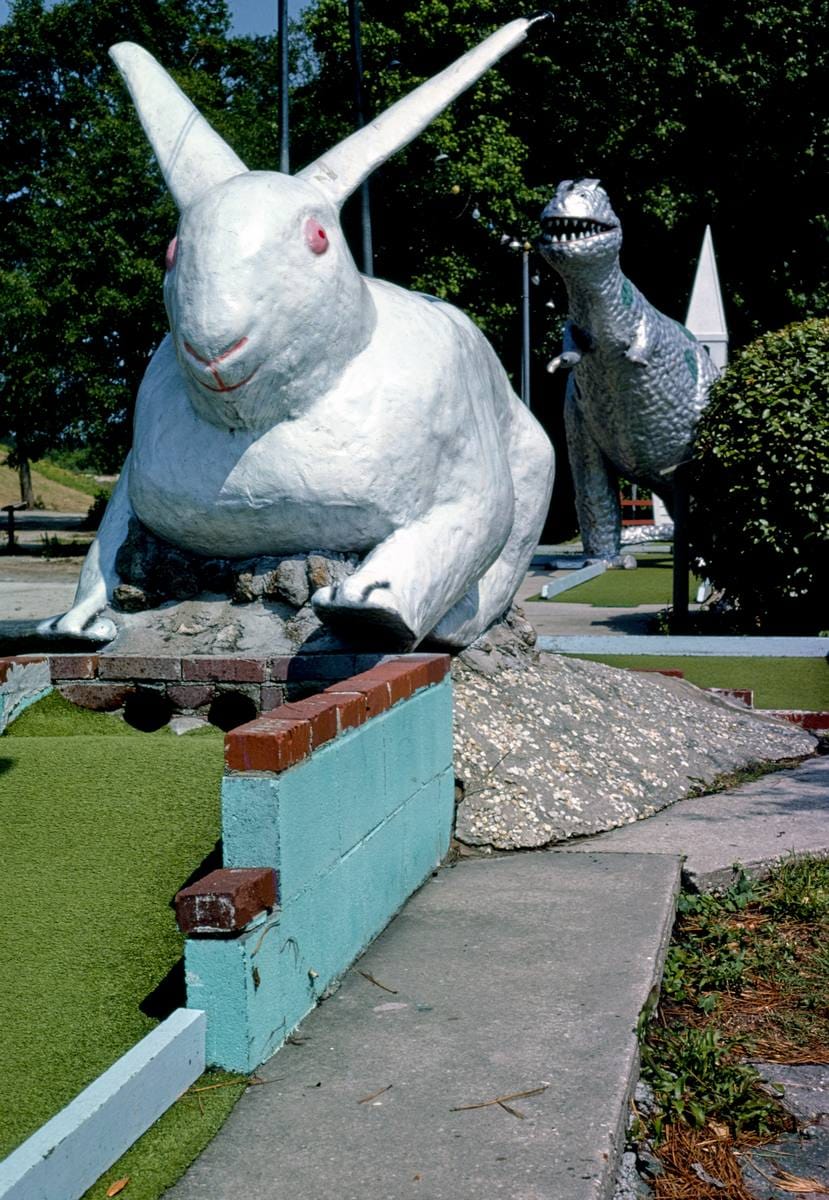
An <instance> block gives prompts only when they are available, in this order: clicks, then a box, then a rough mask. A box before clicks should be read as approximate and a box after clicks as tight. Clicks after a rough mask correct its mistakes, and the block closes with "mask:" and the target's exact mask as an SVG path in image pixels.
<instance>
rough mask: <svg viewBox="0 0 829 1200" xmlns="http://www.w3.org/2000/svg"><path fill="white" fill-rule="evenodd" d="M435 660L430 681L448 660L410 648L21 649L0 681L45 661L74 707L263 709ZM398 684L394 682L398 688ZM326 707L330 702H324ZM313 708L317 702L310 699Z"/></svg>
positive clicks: (6, 661)
mask: <svg viewBox="0 0 829 1200" xmlns="http://www.w3.org/2000/svg"><path fill="white" fill-rule="evenodd" d="M441 659H445V663H446V665H445V669H444V670H443V673H442V674H441V675H439V676H438V675H435V677H434V679H430V681H431V682H439V681H440V679H442V678H443V675H445V674H446V671H448V669H449V659H448V657H447V656H446V655H434V654H431V655H430V654H410V655H408V656H406V657H405V658H401V657H400V656H394V657H391V656H388V655H386V656H384V655H382V654H379V653H375V654H368V653H339V652H334V653H330V654H327V653H320V654H294V655H279V656H274V657H272V658H259V657H254V656H239V657H234V656H230V655H226V656H225V655H191V656H187V655H171V656H169V657H166V656H163V655H115V654H89V653H81V654H54V655H45V654H22V655H14V656H10V657H7V658H0V684H2V683H3V681H4V679H5V677H6V675H7V673H8V671H9V669H10V667H11V666H12V664H18V665H21V666H25V665H30V664H32V663H38V662H47V661H48V663H49V672H50V678H51V683H52V686H53V687H54V688H56V689H57V690H58V691H59V692H60V694H61V695H62V696H63V697H64V698H65V699H67V700H69V701H70V702H71V703H72V704H77V705H79V706H80V707H82V708H89V709H93V710H96V711H99V712H100V711H103V712H111V711H113V710H114V709H119V708H122V707H123V705H124V704H125V702H127V701H128V700H129V698H130V697H131V696H134V694H135V693H136V692H137V691H142V690H143V691H149V692H154V693H156V694H158V695H160V696H163V697H166V699H167V700H168V701H169V702H170V705H171V707H172V709H173V711H175V712H184V713H199V714H201V715H207V713H208V710H209V708H210V705H211V704H212V703H213V702H214V701H215V700H216V699H217V698H220V697H222V696H223V695H225V694H226V693H228V692H232V693H235V694H237V695H241V696H244V697H246V698H247V699H248V701H251V702H252V705H253V711H255V712H258V713H267V712H271V711H272V710H274V709H275V708H277V707H278V706H282V705H284V704H285V702H286V701H293V702H300V701H301V702H303V703H304V702H305V700H306V699H308V700H310V699H313V700H315V701H316V700H317V696H316V695H313V696H312V695H311V693H318V692H323V691H325V692H327V691H328V690H330V689H331V687H332V685H336V686H338V687H340V690H341V691H342V690H343V689H342V686H341V685H342V681H343V680H346V681H347V680H349V679H350V678H354V677H356V678H358V679H359V680H364V678H368V680H369V683H371V679H372V677H371V671H372V670H373V669H374V668H375V667H377V666H379V665H382V664H384V663H387V662H391V661H394V662H397V661H405V662H409V663H411V664H412V665H413V666H414V664H416V663H419V662H426V661H430V660H441ZM401 678H402V677H401ZM375 682H378V681H375ZM385 682H388V681H385ZM367 686H368V685H367ZM402 686H404V685H403V684H397V685H395V687H396V688H397V689H398V690H399V688H400V687H402ZM415 686H417V687H422V686H424V684H423V683H422V682H418V683H417V684H416V685H415ZM369 690H370V691H371V699H370V700H365V701H364V702H362V701H360V700H355V701H354V703H352V704H351V705H347V704H346V703H345V701H343V702H342V703H341V704H340V706H339V709H340V711H339V715H337V714H336V713H335V714H334V715H335V717H336V720H337V726H336V729H331V717H329V718H328V726H327V727H328V728H329V729H330V736H331V737H333V736H335V733H336V732H339V731H340V730H341V729H345V728H350V727H351V726H353V725H357V724H360V723H361V722H362V720H363V719H365V716H361V713H363V712H364V710H366V709H367V707H368V706H371V707H372V711H371V712H369V714H368V715H373V710H374V708H376V707H377V705H378V704H380V703H381V699H380V695H381V693H382V687H380V688H379V689H378V688H377V687H374V688H373V690H372V689H371V688H370V689H369ZM409 694H411V693H409ZM401 695H402V693H401ZM399 698H401V697H400V696H399V695H398V694H397V691H395V696H394V700H393V701H392V702H393V703H396V701H397V699H399ZM327 706H328V707H335V706H332V705H331V704H330V702H329V703H328V705H327ZM316 707H317V709H320V708H321V706H320V705H319V704H318V703H317V705H316ZM385 707H388V705H386V706H385ZM377 711H382V709H377ZM312 715H313V714H312V712H311V709H310V708H308V709H307V710H306V711H304V712H302V713H300V712H299V711H298V710H293V709H292V710H291V712H289V713H286V714H284V715H283V719H285V720H296V719H298V718H300V717H301V718H302V719H303V720H306V721H310V720H311V717H312ZM325 728H326V724H325V720H324V719H323V718H322V717H318V718H317V719H316V720H315V721H314V737H315V738H316V739H317V740H316V743H315V744H317V745H319V744H321V740H320V739H322V740H326V739H325V738H324V737H323V730H324V729H325ZM298 736H299V738H300V744H302V743H303V739H304V733H303V731H302V730H299V731H298ZM240 769H244V768H240ZM265 769H268V770H271V769H284V767H283V768H273V767H268V768H265Z"/></svg>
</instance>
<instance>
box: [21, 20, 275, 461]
mask: <svg viewBox="0 0 829 1200" xmlns="http://www.w3.org/2000/svg"><path fill="white" fill-rule="evenodd" d="M227 27H228V15H227V10H226V4H225V2H224V0H153V2H152V3H141V2H139V0H59V2H58V3H57V4H55V5H54V6H53V7H50V8H49V9H47V8H46V6H45V3H44V0H14V2H13V4H12V9H11V15H10V19H9V21H8V22H7V24H5V25H3V26H0V139H2V144H3V155H2V158H0V203H2V205H3V209H4V214H3V215H4V218H5V219H4V221H3V223H2V226H0V272H1V274H0V344H2V347H3V354H2V362H0V432H2V433H3V434H4V435H5V436H7V437H11V438H12V439H13V440H14V445H15V456H16V458H17V459H18V460H21V461H24V460H25V459H26V458H36V457H38V456H39V455H40V454H41V453H43V452H44V451H45V450H47V449H50V448H53V447H55V446H56V445H60V444H70V445H71V444H73V443H91V444H92V445H93V446H94V447H95V448H96V457H97V460H98V465H99V466H100V467H101V468H107V467H109V468H112V467H116V466H117V465H118V464H119V463H120V460H121V459H122V458H123V454H124V452H125V448H126V446H127V445H128V444H129V425H130V415H131V411H132V405H133V402H134V398H135V394H136V392H137V390H138V385H139V383H140V380H141V377H142V375H143V373H144V370H145V368H146V365H147V361H148V359H149V356H150V354H151V353H152V351H153V349H154V348H155V346H156V345H157V344H158V342H159V341H160V339H161V337H162V335H163V332H164V327H165V323H166V322H165V316H164V308H163V304H162V301H161V282H162V275H163V259H164V248H165V246H166V244H167V242H168V241H169V239H170V237H171V236H172V234H173V232H174V230H175V226H176V222H177V214H176V211H175V207H174V205H173V203H172V201H171V199H170V198H169V196H168V195H167V193H166V190H165V188H164V186H163V183H162V181H161V176H160V173H159V172H158V169H157V167H156V165H155V162H154V160H153V158H152V154H151V152H150V149H149V147H148V145H147V142H146V139H145V138H144V135H143V133H142V131H141V128H140V126H139V124H138V121H137V119H136V117H135V112H134V110H133V107H132V104H131V102H130V100H129V97H128V95H127V93H126V90H125V88H124V86H123V84H122V83H121V81H120V78H119V77H118V75H117V73H116V71H115V69H114V67H113V66H112V65H111V63H110V61H109V58H108V57H107V49H108V47H109V46H110V45H112V44H113V43H114V42H117V41H123V40H132V41H137V42H139V43H141V44H142V45H144V46H146V47H147V49H149V50H150V51H151V52H153V53H155V54H156V55H157V56H158V57H159V58H160V59H161V60H162V61H163V62H164V63H165V64H166V65H167V66H169V67H170V68H171V69H172V72H173V74H174V75H175V76H176V78H177V80H178V81H179V82H180V84H181V86H182V87H184V88H185V90H186V91H187V92H188V93H189V94H190V95H191V96H192V97H193V99H194V100H195V101H196V103H197V104H198V105H199V107H200V108H201V109H202V110H203V111H204V112H205V113H206V114H207V116H208V117H209V119H211V120H212V121H213V122H214V124H215V125H216V126H217V128H219V129H220V131H221V132H222V133H223V134H225V135H226V136H227V137H228V138H229V140H232V141H233V142H234V144H236V145H237V146H239V148H240V151H241V152H242V153H245V152H246V151H247V150H249V149H252V145H253V142H254V140H255V141H256V142H258V143H259V145H260V146H261V148H262V150H264V151H265V152H266V154H268V155H269V152H270V146H269V145H268V140H269V138H270V140H271V141H274V142H275V127H273V122H272V121H271V122H270V124H269V123H268V120H267V116H266V115H263V116H260V117H259V118H258V119H257V120H253V119H252V115H253V114H254V113H255V112H256V106H257V103H259V102H260V101H261V91H262V86H263V83H264V80H265V79H266V77H267V73H266V70H265V69H264V66H265V60H266V59H267V57H268V55H269V54H270V55H271V57H272V51H271V49H270V48H269V47H267V46H266V45H265V44H264V43H263V42H261V41H245V42H242V43H239V42H228V40H227V37H226V34H227ZM261 111H262V112H263V114H267V113H268V109H267V108H264V107H263V108H262V110H261Z"/></svg>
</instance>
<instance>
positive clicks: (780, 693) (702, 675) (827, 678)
mask: <svg viewBox="0 0 829 1200" xmlns="http://www.w3.org/2000/svg"><path fill="white" fill-rule="evenodd" d="M572 657H577V658H586V659H589V660H590V661H591V662H602V663H606V664H607V666H609V667H633V668H641V669H650V670H675V671H682V672H684V674H685V678H686V679H687V680H688V681H689V682H690V683H695V684H696V685H697V687H718V688H751V689H752V690H753V691H754V703H755V705H756V707H757V708H802V709H807V710H811V711H822V710H826V709H829V663H827V662H826V660H825V659H822V658H728V657H722V658H720V657H715V656H711V657H709V656H708V655H705V656H704V657H694V656H688V657H682V656H680V655H662V654H660V655H656V654H579V655H574V656H572Z"/></svg>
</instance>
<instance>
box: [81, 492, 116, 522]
mask: <svg viewBox="0 0 829 1200" xmlns="http://www.w3.org/2000/svg"><path fill="white" fill-rule="evenodd" d="M111 495H112V492H111V490H110V489H109V488H98V489H97V491H96V492H95V499H94V500H93V501H92V503H91V504H90V506H89V511H88V512H87V514H86V517H85V518H84V523H83V527H84V529H97V528H98V526H99V525H100V524H101V521H102V520H103V517H104V513H105V512H106V507H107V505H108V504H109V498H110V496H111Z"/></svg>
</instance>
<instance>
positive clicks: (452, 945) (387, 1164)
mask: <svg viewBox="0 0 829 1200" xmlns="http://www.w3.org/2000/svg"><path fill="white" fill-rule="evenodd" d="M678 880H679V860H678V858H676V857H675V856H665V857H660V858H656V859H654V858H653V857H652V856H649V855H637V854H624V855H616V854H596V855H589V854H567V853H560V852H559V853H536V854H524V855H521V856H512V857H509V858H500V859H493V860H489V861H481V860H477V861H467V862H462V863H460V864H458V865H457V866H456V867H446V868H444V869H442V870H441V871H440V872H439V873H437V875H436V877H435V878H433V879H432V880H431V881H430V882H429V883H428V884H427V885H426V886H425V887H424V888H423V889H422V890H421V891H420V892H419V893H418V894H417V895H416V896H415V897H414V898H413V899H412V900H411V901H410V902H409V903H408V904H407V905H406V907H405V909H404V910H403V912H402V913H401V914H400V915H399V916H398V917H397V918H396V920H395V921H393V922H392V924H391V925H390V926H389V927H388V929H387V930H386V932H385V933H384V934H382V935H381V936H380V938H378V940H377V941H376V942H375V943H374V944H373V946H372V947H371V948H370V949H369V950H368V952H367V953H366V954H365V955H364V956H363V958H362V959H360V960H359V962H358V963H357V965H356V967H355V968H353V969H352V970H351V971H350V972H349V973H348V975H347V976H346V979H345V981H344V983H343V986H342V988H341V989H340V990H339V991H338V992H337V993H336V994H335V995H334V996H332V997H331V998H330V999H329V1000H327V1001H325V1002H324V1003H323V1004H322V1005H321V1007H320V1008H318V1009H317V1010H316V1011H315V1012H314V1013H312V1014H311V1016H310V1017H308V1018H307V1019H306V1020H305V1021H304V1022H303V1023H302V1026H301V1027H300V1037H299V1039H298V1041H299V1043H300V1044H296V1045H290V1044H289V1045H287V1046H285V1047H284V1048H283V1049H282V1050H281V1051H280V1052H279V1053H278V1054H277V1055H276V1056H275V1057H274V1058H273V1059H271V1060H270V1062H269V1063H268V1064H266V1066H265V1067H264V1068H262V1070H261V1072H260V1075H261V1076H262V1078H264V1079H266V1080H267V1081H268V1082H267V1084H266V1085H265V1086H263V1087H254V1088H251V1089H249V1091H248V1092H247V1093H246V1094H245V1096H244V1097H243V1098H242V1100H241V1101H240V1102H239V1104H238V1105H237V1107H236V1108H235V1109H234V1111H233V1113H232V1114H231V1116H230V1118H229V1120H228V1122H227V1124H226V1125H225V1126H224V1127H223V1129H222V1130H221V1131H220V1132H219V1134H218V1135H217V1137H216V1138H215V1140H214V1141H213V1142H212V1143H211V1145H210V1146H209V1147H208V1148H207V1150H206V1151H205V1152H204V1153H203V1154H202V1156H201V1158H199V1159H198V1161H197V1162H196V1163H194V1164H193V1166H192V1167H191V1168H190V1170H189V1172H188V1173H187V1175H186V1176H185V1178H184V1179H183V1180H182V1181H181V1182H180V1183H179V1184H178V1185H177V1186H176V1187H174V1188H173V1189H172V1191H171V1192H169V1193H168V1196H169V1197H170V1200H231V1198H233V1200H235V1198H236V1197H239V1196H244V1197H245V1198H246V1200H266V1198H267V1200H273V1198H274V1197H277V1196H286V1197H288V1196H290V1197H291V1200H319V1198H320V1197H330V1196H337V1197H340V1198H341V1200H365V1198H366V1197H378V1198H380V1197H383V1198H384V1200H385V1198H386V1197H388V1198H389V1200H401V1198H402V1197H406V1196H415V1197H421V1198H423V1200H481V1197H484V1196H503V1197H510V1200H541V1198H542V1197H543V1198H544V1200H605V1198H606V1197H608V1196H609V1195H610V1194H612V1191H613V1182H614V1179H615V1174H616V1167H617V1160H618V1156H619V1154H620V1152H621V1148H622V1145H623V1142H624V1129H625V1123H626V1117H627V1101H628V1098H629V1095H630V1093H631V1090H632V1088H633V1087H634V1085H635V1082H636V1077H637V1043H636V1033H635V1030H636V1022H637V1019H638V1017H639V1014H640V1013H641V1011H642V1008H643V1006H644V1005H645V1003H646V1001H647V1000H648V997H649V996H651V995H652V993H653V989H654V988H655V986H656V984H657V982H658V979H659V976H660V972H661V966H662V960H663V955H664V952H665V948H666V945H667V941H668V938H669V936H670V930H671V924H672V920H673V912H674V898H675V894H676V889H677V886H678ZM367 976H371V977H372V978H373V979H374V980H376V981H377V982H376V983H374V982H372V981H371V980H370V979H369V978H367ZM380 985H382V986H380ZM536 1090H537V1093H536V1094H534V1095H527V1096H523V1097H522V1096H516V1097H515V1099H509V1097H510V1096H512V1095H514V1094H515V1093H522V1092H531V1091H532V1092H536ZM499 1096H500V1097H504V1098H505V1103H506V1104H508V1105H509V1109H512V1110H514V1111H512V1112H510V1111H509V1109H506V1108H503V1107H501V1106H500V1105H498V1104H497V1103H493V1100H494V1098H495V1097H499ZM464 1106H468V1107H464ZM459 1109H460V1111H459Z"/></svg>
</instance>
